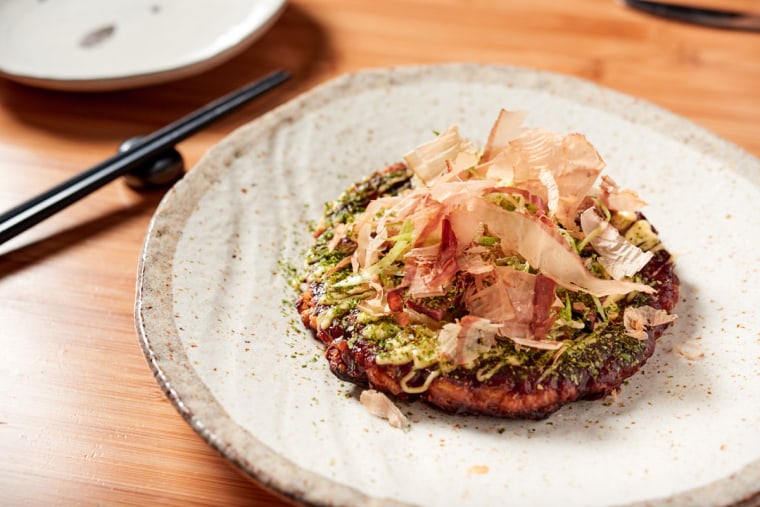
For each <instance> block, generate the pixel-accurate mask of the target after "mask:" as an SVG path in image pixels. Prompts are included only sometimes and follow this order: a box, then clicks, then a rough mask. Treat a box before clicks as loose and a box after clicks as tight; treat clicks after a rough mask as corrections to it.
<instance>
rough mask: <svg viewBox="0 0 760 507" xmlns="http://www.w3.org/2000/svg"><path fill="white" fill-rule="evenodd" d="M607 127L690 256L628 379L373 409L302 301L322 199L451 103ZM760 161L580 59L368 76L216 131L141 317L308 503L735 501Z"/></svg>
mask: <svg viewBox="0 0 760 507" xmlns="http://www.w3.org/2000/svg"><path fill="white" fill-rule="evenodd" d="M501 107H505V108H508V109H521V110H526V111H528V112H529V115H528V118H527V121H526V123H527V125H529V126H541V127H546V128H549V129H553V130H558V131H561V132H570V131H577V132H581V133H583V134H585V135H586V136H587V137H588V138H589V140H590V141H591V142H592V143H593V144H594V145H595V146H596V148H597V150H598V151H599V152H600V154H601V155H602V156H603V157H604V159H605V160H606V161H607V164H608V167H607V169H606V170H605V173H606V174H609V175H610V176H612V177H613V178H614V179H615V180H616V181H617V182H618V183H619V184H621V186H623V187H628V188H634V189H637V190H638V191H639V193H640V195H641V196H642V197H643V198H644V199H645V200H647V201H648V202H649V206H648V207H647V208H646V209H645V213H646V214H647V216H648V218H649V219H650V220H651V221H652V223H653V224H654V225H655V226H656V227H657V228H658V229H659V231H660V234H661V238H662V240H663V242H664V243H665V245H666V247H667V248H668V249H669V250H670V251H672V252H675V253H676V254H677V255H678V263H677V272H678V274H679V276H680V278H681V282H682V285H681V301H680V303H679V305H678V306H677V308H676V313H678V315H679V319H678V321H677V323H676V324H675V326H674V327H673V328H671V329H670V330H668V331H667V332H666V333H665V335H664V336H663V337H662V338H661V339H660V340H659V343H658V348H657V350H656V352H655V354H654V356H653V357H652V358H651V359H650V360H649V362H648V363H647V364H646V365H645V366H644V368H643V369H642V370H641V371H640V372H638V373H637V374H636V375H634V376H633V377H632V378H631V379H629V381H628V382H627V383H626V385H625V386H624V388H623V390H622V392H621V393H620V394H619V395H618V397H617V399H615V400H613V399H611V398H608V399H607V400H602V401H595V402H579V403H574V404H572V405H569V406H566V407H564V408H562V409H561V410H560V411H558V412H557V413H555V414H553V415H552V416H551V417H550V418H548V419H546V420H543V421H508V420H499V419H493V418H487V417H461V416H451V415H446V414H443V413H441V412H439V411H436V410H434V409H432V408H429V407H427V406H425V405H423V404H421V403H411V404H401V405H402V409H403V410H404V411H405V412H408V413H410V414H411V416H410V419H411V420H412V425H411V429H410V430H409V431H406V432H405V431H401V430H398V429H394V428H392V427H390V426H389V425H388V424H387V422H385V421H383V420H381V419H378V418H376V417H374V416H371V415H370V414H369V413H368V412H366V411H365V410H364V409H363V408H362V407H361V405H360V404H359V402H358V400H357V397H356V390H355V389H353V388H352V386H350V385H347V384H345V383H343V382H341V381H339V380H338V379H337V378H335V377H334V376H333V375H332V374H331V373H330V372H329V370H328V368H327V364H326V361H325V360H324V359H323V357H322V350H321V347H320V346H319V345H318V344H317V341H316V339H315V338H313V337H312V336H311V335H309V334H307V333H306V332H304V330H303V327H302V326H301V324H300V322H299V319H298V316H297V315H296V311H295V309H294V308H293V306H292V300H293V298H294V292H293V290H292V289H291V288H289V287H288V285H287V276H285V273H284V271H285V270H284V269H283V266H287V265H292V264H296V265H300V263H301V262H302V261H301V256H302V254H303V252H304V250H305V249H306V248H307V247H308V246H309V244H310V243H311V238H310V234H309V227H308V224H309V223H310V222H311V221H314V220H316V219H318V218H319V216H320V214H321V212H322V209H323V203H324V202H325V201H328V200H332V199H334V198H336V197H337V196H338V194H339V193H340V192H341V191H342V189H343V188H345V187H347V186H348V185H349V184H350V183H352V182H354V181H356V180H359V179H361V178H363V177H364V176H366V175H367V174H369V173H370V172H372V171H374V170H377V169H379V168H382V167H385V166H386V165H388V164H390V163H393V162H396V161H399V160H400V159H401V156H402V154H403V153H405V152H406V151H408V150H409V149H411V148H413V147H414V146H416V145H417V144H419V143H420V142H423V141H426V140H428V139H430V138H431V137H432V135H433V134H432V133H433V131H435V130H438V131H440V130H444V129H445V128H446V127H448V126H449V125H451V124H456V125H458V126H459V127H460V131H461V133H462V134H463V135H464V136H465V137H468V138H471V139H474V140H479V141H481V142H483V141H485V138H486V136H487V133H488V129H489V128H490V126H491V124H492V122H493V120H494V119H495V117H496V114H497V112H498V110H499V108H501ZM758 202H760V161H758V160H757V159H756V158H754V157H753V156H752V155H750V154H748V153H746V152H744V151H742V150H741V149H739V148H737V147H736V146H734V145H732V144H731V143H729V142H726V141H724V140H722V139H719V138H718V137H716V136H714V135H713V134H711V133H709V132H707V131H705V130H704V129H702V128H700V127H698V126H696V125H694V124H693V123H691V122H689V121H687V120H684V119H683V118H680V117H678V116H675V115H673V114H671V113H668V112H666V111H664V110H662V109H660V108H658V107H655V106H653V105H651V104H648V103H645V102H643V101H640V100H637V99H634V98H632V97H629V96H626V95H622V94H620V93H617V92H613V91H611V90H608V89H604V88H601V87H599V86H596V85H594V84H592V83H589V82H586V81H582V80H580V79H577V78H571V77H567V76H561V75H557V74H551V73H547V72H541V71H535V70H530V69H524V68H514V67H498V66H479V65H466V64H451V65H440V66H429V67H411V68H397V69H377V70H370V71H366V72H361V73H357V74H352V75H347V76H344V77H341V78H338V79H336V80H333V81H330V82H329V83H326V84H324V85H322V86H320V87H317V88H316V89H314V90H313V91H311V92H309V93H306V94H304V95H302V96H300V97H298V98H296V99H294V100H293V101H291V102H289V103H287V104H285V105H283V106H281V107H279V108H278V109H276V110H274V111H272V112H270V113H268V114H266V115H265V116H263V117H261V118H259V119H257V120H255V121H253V122H251V123H249V124H248V125H246V126H244V127H242V128H240V129H239V130H237V131H236V132H234V133H233V134H231V135H230V136H228V137H227V138H226V139H225V140H223V141H222V142H221V143H220V144H218V145H217V146H215V147H213V148H212V149H211V150H210V151H209V152H208V153H207V154H206V155H205V156H204V158H203V159H202V160H201V161H200V163H199V164H198V165H197V166H196V167H195V168H194V169H193V170H191V171H190V172H189V173H188V174H187V176H186V177H185V179H184V180H182V181H180V182H179V183H178V184H177V185H176V186H175V187H174V188H173V189H172V190H171V191H170V192H169V193H168V194H167V195H166V197H165V198H164V200H163V201H162V203H161V205H160V206H159V208H158V210H157V211H156V214H155V216H154V218H153V220H152V222H151V226H150V228H149V231H148V234H147V238H146V242H145V247H144V250H143V254H142V257H141V260H140V266H139V279H138V291H137V300H136V321H137V327H138V332H139V335H140V340H141V344H142V346H143V349H144V352H145V354H146V357H147V358H148V361H149V362H150V364H151V367H152V368H153V371H154V373H155V375H156V378H157V380H158V383H159V384H160V385H161V386H162V388H163V389H164V391H165V392H166V393H167V395H168V396H169V398H170V399H171V400H172V402H173V403H174V404H175V406H176V407H177V409H178V411H179V412H180V413H181V414H182V416H183V417H184V418H185V419H186V420H187V421H188V422H189V424H190V425H191V426H192V427H193V428H194V429H195V430H196V431H197V432H198V433H199V434H200V435H201V436H202V437H203V438H204V439H206V440H207V441H208V442H209V444H210V445H211V446H213V447H214V448H216V449H217V450H219V451H220V452H221V453H222V454H223V455H224V456H225V457H226V458H227V459H229V460H230V461H231V462H232V463H234V464H235V465H236V466H238V467H239V468H240V469H241V470H243V471H244V472H245V473H247V474H248V475H249V476H251V477H253V478H255V479H257V480H259V481H261V482H262V483H264V484H266V485H268V486H270V487H272V488H274V489H275V490H277V491H279V492H280V493H283V494H285V495H287V496H289V497H291V498H295V499H297V500H299V501H301V502H304V503H306V504H315V505H331V506H353V505H360V506H370V505H387V504H388V503H394V502H398V503H400V504H404V505H419V504H421V505H436V506H447V505H450V506H459V505H478V506H480V505H505V504H509V505H564V506H580V505H583V506H601V505H643V504H646V505H655V506H664V505H730V504H737V503H739V502H742V501H744V500H746V499H747V498H753V497H754V498H755V499H757V495H759V494H760V486H758V485H760V436H759V435H760V434H759V433H758V430H757V428H758V427H760V375H758V372H759V371H760V368H758V365H759V363H760V337H759V336H758V332H757V329H758V327H757V322H758V316H759V313H758V312H759V310H758V308H760V285H759V284H758V283H757V280H758V269H760V268H758V266H760V239H759V238H758V236H757V232H758V231H760V214H758V213H757V203H758Z"/></svg>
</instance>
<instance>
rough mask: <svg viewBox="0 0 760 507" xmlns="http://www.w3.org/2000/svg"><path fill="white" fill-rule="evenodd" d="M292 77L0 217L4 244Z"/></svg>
mask: <svg viewBox="0 0 760 507" xmlns="http://www.w3.org/2000/svg"><path fill="white" fill-rule="evenodd" d="M289 77H290V75H289V74H288V73H287V72H285V71H283V70H278V71H275V72H273V73H271V74H269V75H267V76H265V77H264V78H262V79H259V80H257V81H255V82H253V83H250V84H248V85H246V86H244V87H242V88H240V89H238V90H236V91H234V92H232V93H229V94H227V95H225V96H223V97H221V98H219V99H217V100H215V101H213V102H211V103H209V104H207V105H205V106H203V107H202V108H200V109H198V110H196V111H194V112H192V113H190V114H188V115H187V116H184V117H183V118H180V119H179V120H177V121H175V122H174V123H171V124H169V125H167V126H165V127H163V128H161V129H159V130H157V131H155V132H153V133H152V134H150V135H147V136H145V137H143V138H142V139H140V141H139V142H138V143H136V144H135V145H134V146H133V147H131V148H130V149H129V150H126V151H124V152H120V153H118V154H116V155H114V156H112V157H110V158H108V159H106V160H104V161H103V162H100V163H99V164H97V165H95V166H93V167H91V168H90V169H88V170H86V171H84V172H82V173H80V174H78V175H76V176H74V177H73V178H70V179H68V180H66V181H64V182H62V183H60V184H58V185H56V186H54V187H53V188H51V189H50V190H48V191H46V192H44V193H42V194H40V195H38V196H36V197H33V198H31V199H29V200H28V201H25V202H23V203H21V204H19V205H18V206H15V207H14V208H11V209H9V210H8V211H6V212H5V213H3V214H2V215H0V244H2V243H4V242H5V241H7V240H9V239H11V238H13V237H14V236H16V235H18V234H20V233H22V232H24V231H25V230H27V229H29V228H30V227H32V226H34V225H36V224H38V223H40V222H41V221H43V220H45V219H46V218H48V217H50V216H51V215H53V214H55V213H57V212H58V211H60V210H62V209H64V208H66V207H67V206H69V205H71V204H73V203H74V202H76V201H78V200H79V199H81V198H82V197H84V196H86V195H88V194H90V193H91V192H93V191H95V190H97V189H98V188H100V187H102V186H103V185H105V184H107V183H109V182H111V181H113V180H114V179H116V178H118V177H119V176H122V175H124V174H126V173H128V172H130V171H133V170H134V169H136V168H137V167H139V166H140V165H141V164H143V163H145V162H147V161H148V160H150V159H151V158H153V157H155V156H156V155H159V154H161V153H162V152H164V151H166V150H167V149H170V148H172V147H173V146H174V145H175V144H177V143H178V142H180V141H182V140H183V139H186V138H187V137H189V136H191V135H192V134H194V133H196V132H198V131H199V130H201V129H202V128H204V127H206V126H207V125H209V124H210V123H212V122H214V121H216V120H218V119H219V118H221V117H222V116H224V115H226V114H228V113H230V112H232V111H234V110H235V109H237V108H239V107H241V106H243V105H244V104H246V103H247V102H249V101H251V100H253V99H254V98H256V97H259V96H260V95H262V94H264V93H265V92H267V91H269V90H271V89H272V88H274V87H275V86H277V85H279V84H280V83H282V82H283V81H286V80H287V79H288V78H289Z"/></svg>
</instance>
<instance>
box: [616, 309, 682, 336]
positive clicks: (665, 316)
mask: <svg viewBox="0 0 760 507" xmlns="http://www.w3.org/2000/svg"><path fill="white" fill-rule="evenodd" d="M674 320H676V316H675V315H671V314H669V313H668V312H666V311H665V310H660V309H657V308H653V307H651V306H629V307H627V308H626V309H625V311H624V313H623V325H624V326H625V334H627V335H628V336H630V337H632V338H637V339H639V340H646V339H647V337H648V335H647V332H646V329H647V328H649V327H654V326H661V325H663V324H668V323H670V322H673V321H674Z"/></svg>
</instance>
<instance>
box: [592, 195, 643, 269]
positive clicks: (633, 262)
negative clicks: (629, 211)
mask: <svg viewBox="0 0 760 507" xmlns="http://www.w3.org/2000/svg"><path fill="white" fill-rule="evenodd" d="M581 229H582V230H583V233H584V234H585V235H586V237H587V238H589V243H591V246H593V247H594V250H596V251H597V252H598V253H599V255H600V256H601V257H599V263H600V264H601V265H602V266H603V267H604V269H606V270H607V273H609V274H610V276H611V277H612V278H614V279H615V280H620V279H622V278H623V277H626V276H631V275H633V274H635V273H638V272H639V271H640V270H641V268H643V267H644V266H645V265H646V263H647V262H649V261H650V260H651V259H652V257H654V254H653V253H652V252H645V251H643V250H642V249H641V248H639V247H637V246H636V245H634V244H633V243H631V242H630V241H628V240H627V239H625V238H624V237H623V236H622V235H621V234H620V232H618V230H617V229H615V227H613V226H612V225H610V223H609V222H607V221H606V220H604V219H603V218H602V217H601V216H600V215H599V213H597V212H596V210H595V209H594V208H589V209H587V210H586V211H584V212H583V213H581Z"/></svg>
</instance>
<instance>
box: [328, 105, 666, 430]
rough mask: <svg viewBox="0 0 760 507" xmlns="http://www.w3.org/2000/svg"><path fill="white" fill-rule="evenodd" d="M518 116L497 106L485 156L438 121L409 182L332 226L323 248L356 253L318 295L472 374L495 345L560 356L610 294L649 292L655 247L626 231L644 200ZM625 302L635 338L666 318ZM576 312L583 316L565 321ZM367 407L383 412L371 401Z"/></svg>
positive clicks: (611, 306)
mask: <svg viewBox="0 0 760 507" xmlns="http://www.w3.org/2000/svg"><path fill="white" fill-rule="evenodd" d="M524 118H525V115H524V114H523V113H514V112H508V111H505V110H502V111H501V112H500V113H499V117H498V119H497V121H496V123H495V124H494V126H493V127H492V129H491V131H490V135H489V138H488V141H487V144H486V146H485V148H484V149H483V151H482V153H481V152H480V151H478V150H477V149H476V148H475V146H474V145H473V143H471V142H470V141H467V140H465V139H463V138H462V137H461V136H460V135H459V131H458V129H457V127H455V126H452V127H450V128H448V129H447V130H445V131H444V132H442V133H441V134H439V135H437V136H436V137H435V138H434V139H433V140H431V141H430V142H428V143H425V144H423V145H421V146H419V147H417V148H416V149H415V150H413V151H411V152H409V153H407V154H406V155H405V156H404V159H405V161H406V165H407V167H408V169H409V170H410V171H411V173H412V174H413V177H412V178H411V188H408V187H406V188H405V189H404V190H403V191H401V192H399V193H398V194H397V195H391V196H389V195H381V196H380V197H379V198H377V199H374V200H371V201H369V203H368V205H367V206H366V208H364V209H363V211H361V212H359V213H357V214H356V216H353V217H352V220H350V221H346V222H344V223H340V224H337V225H336V226H334V227H333V233H334V234H335V236H334V237H332V238H331V239H330V241H329V243H328V245H327V246H328V249H329V251H330V252H334V251H338V249H339V248H340V246H341V245H342V244H344V240H345V242H348V243H350V244H355V249H354V250H353V251H351V252H349V253H348V254H347V257H346V258H344V259H342V260H341V261H340V262H339V263H338V264H336V266H338V267H336V268H333V269H332V270H329V271H327V274H328V275H332V274H334V273H336V271H337V270H339V269H341V268H346V267H347V266H348V265H349V264H350V273H348V274H346V275H345V276H343V278H341V279H339V280H338V281H336V282H334V283H332V284H331V285H330V289H329V290H332V291H338V292H340V291H343V292H344V296H345V298H346V299H349V298H350V297H354V296H356V295H360V296H361V300H359V301H358V302H356V308H358V310H359V311H360V312H362V317H361V319H360V321H362V322H364V321H368V322H369V321H377V320H379V319H383V318H384V317H387V318H388V320H390V321H391V322H392V323H393V325H398V326H401V327H402V330H403V332H404V333H411V331H409V329H410V326H414V325H424V326H426V327H425V329H426V330H427V331H426V333H427V334H426V335H425V336H427V338H425V339H426V340H428V341H427V342H425V343H427V344H428V345H425V347H428V348H425V347H423V346H422V345H420V346H419V347H417V348H415V347H416V345H414V344H410V343H411V342H409V340H407V341H403V340H402V341H400V342H399V343H402V342H403V343H402V346H403V347H406V349H405V350H406V351H407V352H405V353H404V354H406V355H404V357H413V358H414V362H415V364H416V363H418V362H419V363H420V364H422V363H424V364H435V363H436V362H438V363H439V366H440V368H441V370H440V371H445V370H446V369H447V368H448V369H449V370H450V369H451V368H456V367H464V368H473V367H474V366H475V365H476V363H477V362H478V360H479V358H482V357H484V356H487V355H488V354H489V353H491V351H492V350H493V349H494V347H497V346H498V344H499V343H500V342H502V341H511V343H512V346H514V347H515V348H516V349H517V350H522V349H524V348H528V349H540V350H548V351H552V350H559V349H561V348H563V347H565V346H566V345H567V342H568V341H571V340H572V339H573V337H575V336H579V335H581V334H582V333H584V332H586V333H588V332H592V331H593V329H594V326H595V324H596V323H597V322H598V323H599V325H601V326H602V328H603V327H604V326H605V325H607V323H608V322H607V321H608V319H612V318H618V315H619V312H620V310H621V309H622V307H620V308H618V307H617V306H616V304H617V303H616V302H619V301H621V300H623V299H625V298H628V299H629V300H631V299H632V298H635V297H636V295H637V294H639V295H642V296H648V295H651V294H653V293H655V292H656V290H655V288H654V287H653V286H651V285H648V284H647V283H642V280H646V278H641V277H638V274H639V273H640V272H641V270H642V269H643V268H644V267H645V266H646V265H647V263H648V262H649V261H650V260H651V259H652V258H653V257H654V254H653V253H652V251H648V250H649V246H651V245H652V244H655V243H656V242H657V241H658V240H657V237H656V235H655V234H654V232H651V234H644V233H643V232H642V233H639V232H640V230H641V227H638V228H636V223H638V222H636V221H637V220H639V218H637V215H636V213H634V212H635V211H636V210H638V209H639V208H640V207H641V206H642V205H643V201H641V200H640V199H639V198H638V196H637V194H636V193H635V192H632V191H628V190H621V189H620V188H619V187H618V186H617V184H615V183H614V181H612V180H611V179H609V178H608V177H606V176H603V177H602V178H601V179H602V181H601V184H600V186H599V187H595V185H596V183H597V179H599V176H600V174H601V171H602V169H603V168H604V166H605V164H604V161H603V160H602V158H601V156H600V155H599V153H598V152H597V151H596V149H595V148H594V146H593V145H592V144H591V143H590V142H589V140H588V139H587V138H586V137H584V136H583V135H581V134H575V133H572V134H568V135H562V134H559V133H556V132H551V131H548V130H544V129H539V128H524V127H521V126H520V125H521V123H522V121H523V120H524ZM639 221H642V222H645V221H643V220H639ZM632 223H633V224H634V225H633V226H631V224H632ZM621 224H624V225H625V229H622V227H623V226H622V225H621ZM619 227H621V229H619ZM642 227H643V226H642ZM621 230H623V232H624V233H625V234H623V233H621ZM639 236H640V237H641V238H639ZM633 237H635V238H636V241H633V240H631V239H630V238H633ZM642 238H643V239H642ZM347 259H350V260H347ZM568 294H573V298H572V302H571V300H570V299H571V298H570V297H569V296H568ZM329 296H330V297H331V298H332V300H335V301H338V300H340V295H338V296H335V295H334V294H330V295H329ZM560 296H562V297H560ZM325 297H327V296H325ZM603 301H604V302H603ZM644 301H646V298H645V299H644ZM571 303H572V304H571ZM638 304H641V303H638ZM623 306H624V307H625V309H624V318H623V320H624V325H625V333H626V334H627V335H629V336H631V337H635V338H637V339H646V337H647V329H648V328H651V327H654V326H660V325H663V324H667V323H670V322H672V321H673V319H674V318H675V316H673V315H670V314H668V313H667V312H665V311H664V310H656V309H654V308H652V307H649V306H639V307H635V306H625V305H623ZM583 311H587V313H586V316H587V317H588V315H591V316H590V317H588V318H589V319H590V320H589V321H585V320H584V321H581V320H580V319H578V318H577V317H575V320H574V317H573V315H572V314H573V312H576V315H577V313H578V312H583ZM362 319H364V320H362ZM617 322H618V323H619V321H617ZM584 329H585V330H586V331H584ZM620 329H621V331H620V333H621V334H622V333H623V331H622V326H621V327H620ZM589 330H591V331H589ZM430 335H432V338H430ZM383 336H384V335H383ZM404 336H406V335H404ZM398 340H401V338H398ZM423 341H424V340H423ZM431 347H432V350H431ZM558 353H559V352H558ZM423 357H424V358H425V359H421V358H423ZM436 371H437V372H438V370H436ZM494 371H495V370H494ZM436 374H438V373H436ZM409 375H410V377H409V378H410V379H411V378H412V376H413V371H412V372H410V373H409ZM432 380H433V377H428V380H427V381H426V382H428V383H429V382H430V381H432ZM425 385H427V384H425ZM423 388H424V386H423V387H419V386H418V387H410V389H423ZM404 389H406V388H404ZM408 392H412V391H408ZM415 392H416V391H415ZM362 403H365V400H364V399H363V400H362ZM366 404H367V406H368V407H370V409H371V410H372V411H373V413H378V414H379V415H381V414H385V415H381V416H383V417H385V416H387V415H388V413H386V410H389V409H388V408H387V406H386V403H385V401H382V400H379V399H378V398H377V397H375V396H374V395H368V398H367V401H366ZM391 405H392V404H391ZM394 417H396V416H394Z"/></svg>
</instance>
